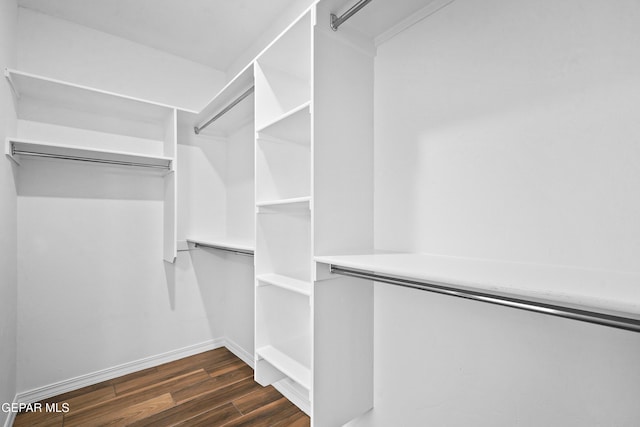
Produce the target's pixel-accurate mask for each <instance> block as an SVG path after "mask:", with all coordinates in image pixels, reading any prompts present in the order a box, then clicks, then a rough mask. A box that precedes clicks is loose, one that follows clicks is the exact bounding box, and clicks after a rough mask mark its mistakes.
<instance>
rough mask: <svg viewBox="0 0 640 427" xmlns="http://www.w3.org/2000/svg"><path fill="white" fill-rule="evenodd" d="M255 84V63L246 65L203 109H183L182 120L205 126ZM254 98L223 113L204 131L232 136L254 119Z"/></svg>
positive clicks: (251, 97) (191, 126) (180, 115)
mask: <svg viewBox="0 0 640 427" xmlns="http://www.w3.org/2000/svg"><path fill="white" fill-rule="evenodd" d="M252 87H253V63H251V64H249V65H248V66H247V67H245V68H244V69H243V70H242V71H240V73H239V74H238V75H236V76H235V77H234V78H233V79H232V80H231V81H230V82H229V83H227V85H225V87H223V88H222V89H221V90H220V91H219V92H218V93H217V94H216V95H215V96H214V97H213V98H212V99H211V101H209V103H208V104H207V105H206V106H205V107H204V108H203V109H202V111H200V112H199V113H192V112H183V111H181V112H179V114H178V120H179V122H180V124H181V125H184V124H186V125H187V126H188V127H189V128H190V131H193V130H192V129H193V128H194V127H195V126H198V127H200V126H202V124H204V123H206V122H207V121H208V120H209V119H211V118H212V117H214V116H216V114H218V113H220V112H221V111H222V110H224V109H225V108H226V107H227V106H229V105H230V104H231V103H232V102H233V101H235V100H236V99H237V98H238V97H239V96H240V95H242V94H243V93H244V92H245V91H247V90H248V89H250V88H252ZM253 120H254V101H253V95H249V96H247V97H246V98H244V99H243V100H242V101H240V102H239V103H238V104H236V105H235V106H233V108H231V109H230V110H229V111H227V112H226V113H225V114H224V115H223V116H221V117H220V118H218V119H217V120H216V121H214V122H213V123H211V124H210V125H209V126H207V127H206V128H205V129H203V130H201V132H200V134H201V135H213V136H229V135H230V134H233V133H234V132H236V131H237V130H238V129H241V128H242V127H244V126H246V125H248V124H250V123H253Z"/></svg>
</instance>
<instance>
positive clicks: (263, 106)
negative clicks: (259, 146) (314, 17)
mask: <svg viewBox="0 0 640 427" xmlns="http://www.w3.org/2000/svg"><path fill="white" fill-rule="evenodd" d="M255 81H256V111H258V112H259V114H257V115H256V127H257V128H258V129H260V128H262V127H264V126H266V125H267V124H269V123H272V122H273V121H274V120H276V119H277V118H278V117H280V116H282V115H284V114H286V113H287V112H289V111H291V110H292V109H294V108H296V107H297V106H299V105H302V104H304V103H305V102H309V100H310V99H311V16H310V14H309V13H307V14H305V15H304V16H303V17H302V18H301V19H299V20H298V21H297V22H295V23H294V24H293V25H292V26H291V27H290V28H289V29H288V30H287V31H286V32H285V33H284V34H283V35H282V36H281V37H279V38H278V39H276V40H275V41H274V42H273V43H272V44H271V45H270V46H268V47H267V49H266V50H265V51H264V52H263V53H262V54H261V55H260V56H258V58H257V60H256V65H255Z"/></svg>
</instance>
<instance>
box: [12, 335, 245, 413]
mask: <svg viewBox="0 0 640 427" xmlns="http://www.w3.org/2000/svg"><path fill="white" fill-rule="evenodd" d="M225 342H226V340H225V339H224V338H217V339H214V340H209V341H205V342H202V343H199V344H194V345H190V346H187V347H184V348H180V349H177V350H171V351H168V352H166V353H162V354H158V355H155V356H150V357H146V358H144V359H139V360H135V361H133V362H128V363H124V364H122V365H118V366H114V367H112V368H107V369H103V370H100V371H97V372H92V373H90V374H85V375H81V376H79V377H75V378H71V379H68V380H64V381H60V382H57V383H54V384H49V385H46V386H44V387H38V388H35V389H33V390H29V391H25V392H22V393H18V394H17V395H16V397H15V399H14V401H15V402H17V403H34V402H39V401H40V400H43V399H48V398H50V397H53V396H57V395H59V394H62V393H67V392H69V391H73V390H77V389H80V388H83V387H87V386H90V385H94V384H98V383H101V382H103V381H107V380H111V379H113V378H118V377H120V376H123V375H127V374H131V373H133V372H137V371H141V370H143V369H147V368H152V367H154V366H158V365H162V364H163V363H167V362H173V361H174V360H178V359H182V358H184V357H188V356H193V355H194V354H198V353H202V352H205V351H209V350H213V349H216V348H219V347H224V346H225ZM234 354H235V353H234ZM12 422H13V421H12ZM5 425H7V424H6V423H5ZM10 425H11V424H8V425H7V426H10Z"/></svg>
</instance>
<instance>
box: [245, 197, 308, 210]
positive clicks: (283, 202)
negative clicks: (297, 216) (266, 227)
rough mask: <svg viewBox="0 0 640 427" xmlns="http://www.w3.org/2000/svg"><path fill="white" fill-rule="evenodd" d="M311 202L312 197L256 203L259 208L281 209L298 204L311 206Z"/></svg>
mask: <svg viewBox="0 0 640 427" xmlns="http://www.w3.org/2000/svg"><path fill="white" fill-rule="evenodd" d="M310 202H311V197H310V196H305V197H293V198H290V199H279V200H267V201H264V202H258V203H256V206H257V207H258V208H270V207H274V208H275V207H279V206H290V205H296V204H305V203H306V204H309V203H310Z"/></svg>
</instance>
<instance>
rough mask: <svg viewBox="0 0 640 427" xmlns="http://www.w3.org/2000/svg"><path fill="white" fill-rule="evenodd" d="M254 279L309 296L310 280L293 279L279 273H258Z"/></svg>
mask: <svg viewBox="0 0 640 427" xmlns="http://www.w3.org/2000/svg"><path fill="white" fill-rule="evenodd" d="M256 280H258V282H262V283H266V284H269V285H274V286H278V287H280V288H283V289H286V290H289V291H291V292H296V293H299V294H302V295H306V296H311V291H312V284H311V282H305V281H303V280H298V279H294V278H292V277H287V276H283V275H280V274H260V275H258V276H256Z"/></svg>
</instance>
